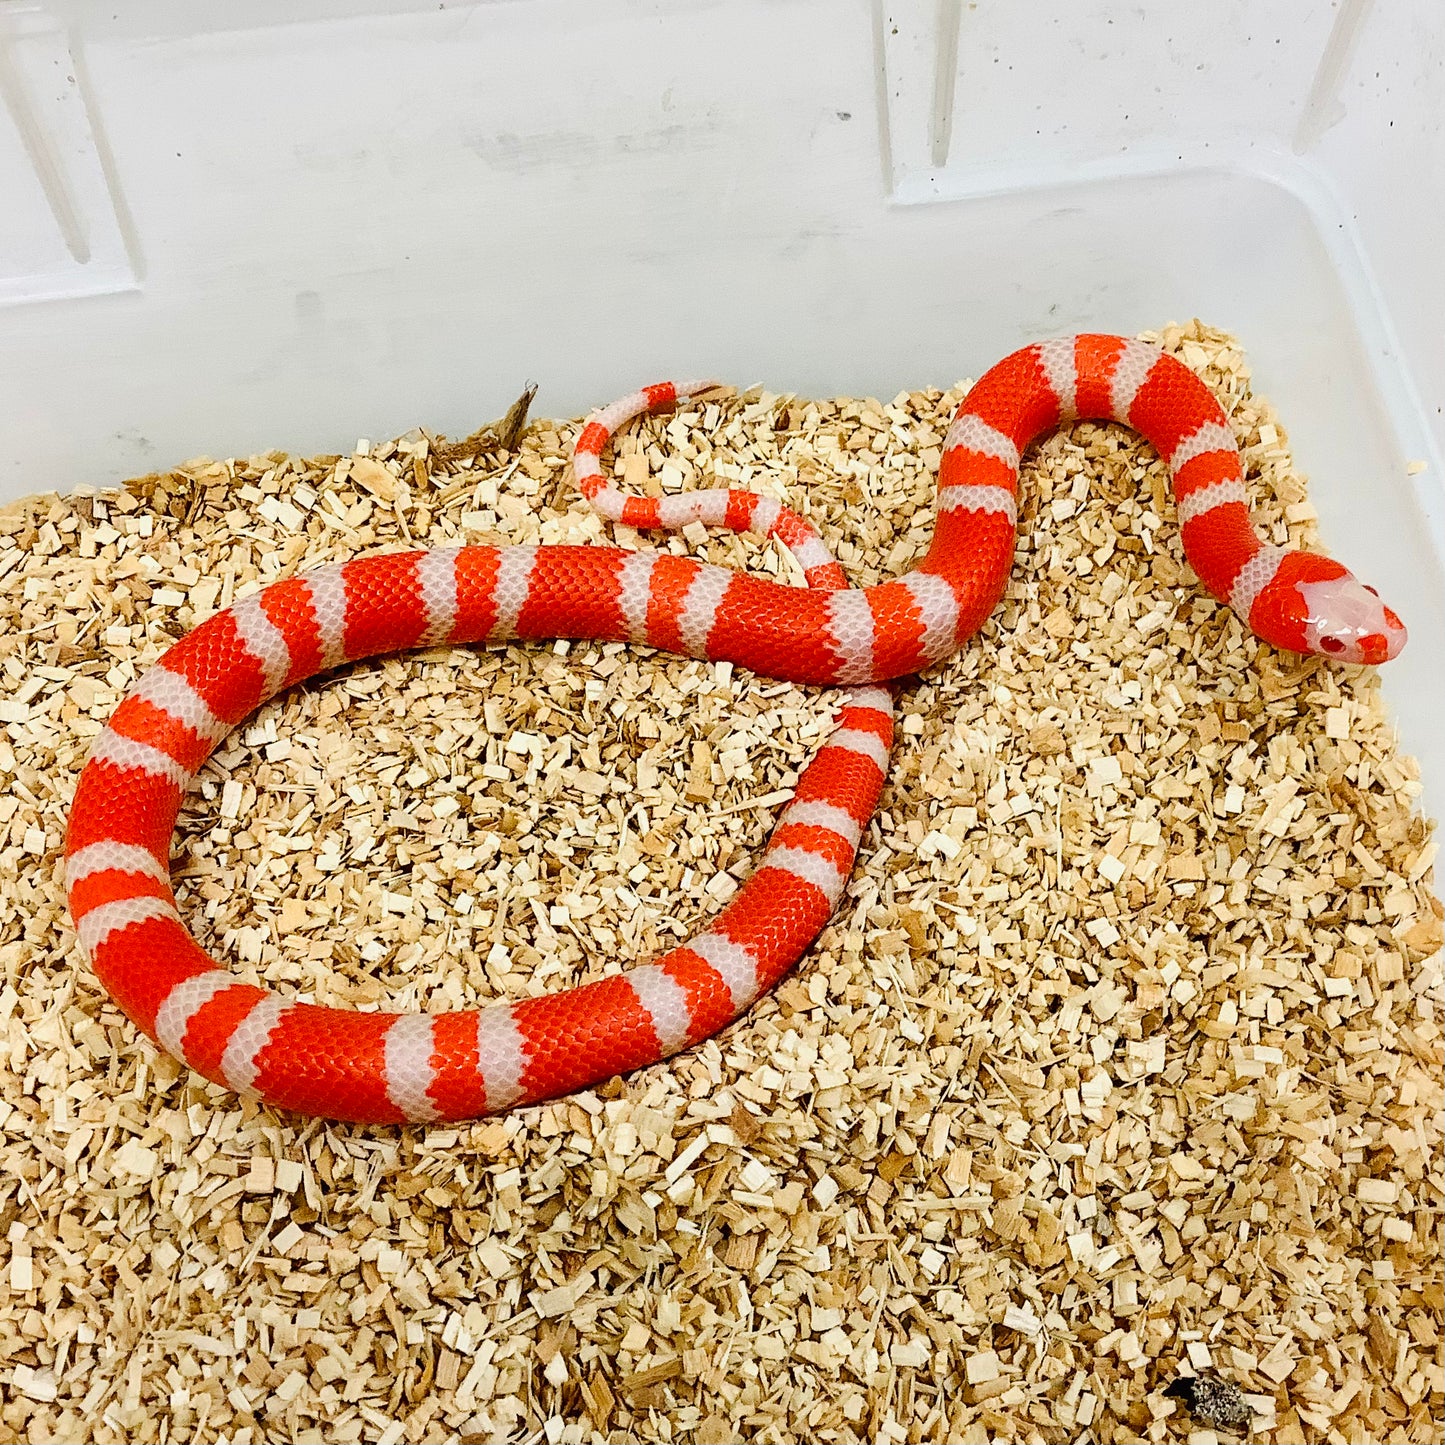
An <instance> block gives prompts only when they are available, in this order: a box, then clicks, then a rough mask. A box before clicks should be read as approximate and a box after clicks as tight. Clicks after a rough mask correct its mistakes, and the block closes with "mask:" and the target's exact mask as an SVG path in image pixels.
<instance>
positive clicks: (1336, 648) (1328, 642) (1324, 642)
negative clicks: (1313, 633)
mask: <svg viewBox="0 0 1445 1445" xmlns="http://www.w3.org/2000/svg"><path fill="white" fill-rule="evenodd" d="M1320 646H1321V647H1323V648H1324V650H1325V651H1326V652H1343V651H1344V650H1345V644H1344V643H1343V642H1341V641H1340V639H1339V638H1338V637H1322V638H1320Z"/></svg>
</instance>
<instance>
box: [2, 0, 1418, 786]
mask: <svg viewBox="0 0 1445 1445" xmlns="http://www.w3.org/2000/svg"><path fill="white" fill-rule="evenodd" d="M1442 72H1445V9H1442V7H1441V6H1440V5H1439V4H1438V0H1375V3H1373V4H1371V3H1370V0H1339V3H1337V4H1335V5H1333V6H1325V5H1321V4H1319V3H1318V0H1271V3H1269V4H1267V5H1261V4H1258V3H1248V0H1221V3H1214V4H1210V5H1207V6H1206V5H1200V4H1198V3H1197V0H1172V3H1171V0H1161V3H1154V4H1150V5H1148V6H1124V5H1119V4H1117V3H1113V0H1052V3H1041V0H1035V3H1033V4H1030V5H1019V4H1017V3H1013V0H974V3H957V0H917V3H906V4H905V3H899V4H896V5H888V4H884V3H882V0H879V3H869V0H727V3H714V4H707V3H698V0H676V3H672V0H658V3H651V4H644V3H621V0H514V3H468V0H441V3H439V0H425V3H423V0H389V3H383V0H311V3H309V4H304V5H301V6H296V5H293V4H290V3H286V0H251V3H249V4H247V5H246V6H237V5H235V4H232V3H228V0H126V3H125V4H124V5H114V4H112V3H109V0H107V3H105V4H100V3H93V0H52V3H48V4H30V3H17V0H0V99H3V101H4V104H3V105H0V432H3V436H4V445H3V447H0V500H4V499H8V498H12V497H15V496H18V495H21V494H23V493H26V492H29V491H36V490H41V489H46V488H50V487H57V486H58V487H68V486H71V485H73V484H76V483H80V482H89V483H108V482H113V481H117V480H119V479H121V478H123V477H126V476H129V475H133V474H135V473H137V472H143V471H146V470H149V469H152V468H154V467H163V466H165V465H167V464H168V463H170V462H173V461H176V460H179V459H181V458H184V457H188V456H191V455H194V454H196V453H198V452H201V451H209V452H212V453H216V454H226V453H243V454H244V453H249V452H252V451H255V450H258V449H261V448H265V447H271V446H287V447H292V448H297V449H300V450H304V451H323V450H328V449H333V450H334V449H343V448H349V447H350V445H351V444H352V442H353V441H354V439H355V438H356V437H357V436H358V435H371V436H377V435H384V434H388V433H391V432H394V431H397V430H401V429H404V428H406V427H408V426H411V425H413V424H416V423H418V422H420V423H423V424H425V425H428V426H430V427H432V428H435V429H438V430H442V431H447V432H451V433H454V434H455V433H461V432H465V431H467V430H470V429H471V428H472V427H474V426H475V425H477V424H478V423H479V422H480V421H482V420H484V419H486V418H489V417H492V416H494V415H496V414H498V413H499V412H501V411H502V410H503V409H504V408H505V406H506V405H507V404H508V403H509V402H510V401H511V400H512V398H513V397H514V396H515V395H516V393H517V391H518V390H519V388H520V386H521V384H522V383H523V382H524V381H526V380H529V379H530V380H535V381H537V382H539V383H540V384H541V393H540V396H539V398H538V401H537V406H538V408H539V409H540V410H541V411H543V412H545V413H554V414H555V413H568V412H573V411H577V410H580V409H582V408H584V407H586V406H588V405H591V404H593V403H596V402H598V401H601V400H604V399H606V398H609V397H611V396H613V395H614V394H615V393H617V392H618V391H620V390H623V389H626V388H627V387H629V386H631V385H633V384H635V383H637V382H640V381H645V380H650V379H653V378H655V377H659V376H673V375H678V374H681V373H689V374H696V373H699V372H702V373H711V374H715V375H718V376H721V377H723V378H726V379H728V380H732V381H736V382H739V383H748V382H753V381H763V382H766V383H767V384H768V385H769V386H771V387H773V388H775V389H787V390H797V391H800V392H804V393H809V392H812V393H833V392H838V391H848V392H870V393H874V394H884V395H887V394H891V393H893V392H895V391H897V390H899V389H900V388H902V387H905V386H910V385H917V384H922V383H930V382H931V383H947V382H951V381H953V380H956V379H957V378H959V377H961V376H964V375H976V374H977V373H978V372H979V371H980V370H982V369H983V368H984V367H986V366H987V365H988V364H989V363H990V362H992V361H994V360H996V359H997V358H998V357H1000V356H1002V355H1003V354H1004V353H1005V352H1007V351H1009V350H1011V349H1012V348H1013V347H1015V346H1017V345H1018V344H1020V343H1021V342H1024V341H1026V340H1030V339H1034V338H1037V337H1041V336H1045V335H1049V334H1053V333H1058V332H1064V331H1071V330H1077V329H1081V328H1090V329H1097V330H1119V331H1132V330H1134V329H1136V328H1139V327H1141V326H1148V325H1155V324H1158V323H1160V322H1162V321H1165V320H1168V319H1185V318H1187V317H1189V316H1192V315H1198V316H1201V317H1204V318H1206V319H1207V320H1209V321H1211V322H1213V323H1215V324H1218V325H1223V326H1227V327H1230V328H1232V329H1233V330H1235V331H1236V332H1237V333H1238V334H1239V335H1240V336H1241V338H1242V339H1243V340H1244V342H1245V343H1246V345H1247V346H1248V348H1249V351H1250V355H1251V359H1252V361H1253V364H1254V369H1255V375H1256V380H1257V384H1258V385H1259V386H1260V387H1261V388H1262V389H1263V390H1264V391H1266V392H1267V393H1268V394H1269V395H1270V396H1271V397H1273V398H1274V400H1275V401H1276V402H1277V403H1278V405H1279V407H1280V410H1281V411H1282V413H1283V415H1284V417H1285V419H1286V423H1287V425H1288V427H1289V431H1290V434H1291V439H1292V442H1293V445H1294V449H1295V454H1296V457H1297V459H1298V461H1299V463H1300V465H1301V467H1302V468H1303V469H1304V470H1305V471H1306V472H1307V473H1308V474H1309V475H1310V477H1311V478H1312V481H1313V487H1314V497H1315V500H1316V502H1317V505H1318V506H1319V509H1320V512H1321V517H1322V527H1323V530H1324V534H1325V537H1326V539H1327V540H1328V542H1329V543H1330V544H1331V547H1332V549H1333V550H1334V551H1335V552H1336V553H1337V555H1339V556H1340V557H1341V558H1342V559H1343V560H1344V561H1346V562H1347V563H1348V564H1349V565H1350V566H1352V567H1354V568H1355V570H1357V571H1358V572H1360V573H1361V574H1362V575H1363V576H1364V577H1365V578H1366V579H1367V580H1368V579H1373V580H1376V581H1377V582H1378V583H1379V585H1380V586H1381V589H1382V591H1385V592H1387V594H1388V596H1389V598H1390V600H1391V601H1392V602H1394V603H1395V604H1396V606H1397V607H1398V609H1399V611H1400V612H1401V613H1402V614H1403V615H1404V616H1405V618H1406V620H1407V622H1408V623H1409V625H1410V627H1411V630H1412V633H1413V638H1412V642H1411V645H1410V647H1409V648H1408V649H1407V651H1406V653H1405V656H1404V657H1403V658H1402V659H1400V660H1399V661H1397V662H1395V663H1393V664H1391V666H1390V668H1389V671H1388V674H1387V682H1386V690H1387V695H1388V697H1389V698H1390V700H1391V702H1392V704H1393V705H1394V707H1395V709H1396V712H1397V715H1398V717H1399V719H1400V724H1401V730H1402V733H1403V740H1404V743H1405V746H1406V747H1407V748H1409V749H1410V750H1411V751H1413V752H1415V753H1416V754H1417V755H1418V756H1420V758H1421V759H1422V763H1423V766H1424V770H1425V778H1426V783H1427V804H1428V805H1429V806H1431V808H1432V809H1433V810H1434V811H1439V810H1440V805H1441V802H1442V800H1445V733H1442V729H1441V728H1440V726H1439V718H1440V717H1441V715H1442V713H1445V679H1442V672H1445V670H1442V667H1441V658H1442V657H1445V577H1442V571H1445V568H1442V560H1445V490H1442V481H1441V477H1442V471H1441V456H1442V452H1445V419H1442V409H1445V342H1442V325H1445V272H1442V268H1441V266H1440V264H1439V241H1440V237H1441V236H1442V235H1445V135H1442V128H1441V125H1442V122H1441V116H1442V114H1445V80H1442ZM1412 462H1425V463H1426V464H1427V465H1426V467H1425V468H1424V470H1417V471H1416V472H1415V473H1414V474H1410V468H1409V464H1410V463H1412Z"/></svg>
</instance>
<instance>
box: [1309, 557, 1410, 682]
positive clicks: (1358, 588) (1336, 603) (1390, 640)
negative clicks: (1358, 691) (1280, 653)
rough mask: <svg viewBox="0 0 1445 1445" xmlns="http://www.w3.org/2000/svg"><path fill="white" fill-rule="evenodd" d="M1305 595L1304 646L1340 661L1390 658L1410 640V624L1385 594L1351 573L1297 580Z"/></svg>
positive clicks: (1376, 661)
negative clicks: (1383, 599)
mask: <svg viewBox="0 0 1445 1445" xmlns="http://www.w3.org/2000/svg"><path fill="white" fill-rule="evenodd" d="M1295 586H1296V588H1297V590H1298V591H1299V594H1300V596H1301V597H1303V599H1304V630H1305V647H1306V650H1307V651H1309V652H1318V653H1320V654H1321V655H1322V656H1324V657H1330V658H1333V659H1334V660H1335V661H1336V662H1363V663H1378V662H1388V661H1389V660H1390V659H1391V658H1392V657H1396V656H1398V655H1399V652H1400V649H1401V648H1402V647H1404V645H1405V637H1406V633H1405V624H1404V623H1403V622H1401V621H1400V619H1399V618H1398V617H1397V616H1396V615H1395V614H1394V612H1392V611H1391V610H1390V608H1388V607H1386V606H1385V604H1384V603H1383V602H1381V601H1380V594H1379V593H1378V592H1376V591H1375V589H1374V588H1373V587H1367V586H1366V585H1365V584H1364V583H1363V582H1361V581H1359V580H1358V579H1357V578H1356V577H1354V576H1352V575H1351V574H1350V573H1349V572H1346V573H1345V574H1344V575H1343V576H1342V577H1329V578H1321V579H1318V580H1316V581H1313V582H1305V581H1300V582H1297V583H1296V584H1295Z"/></svg>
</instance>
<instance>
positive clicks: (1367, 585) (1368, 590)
mask: <svg viewBox="0 0 1445 1445" xmlns="http://www.w3.org/2000/svg"><path fill="white" fill-rule="evenodd" d="M1365 591H1366V592H1374V593H1375V596H1376V597H1378V596H1379V595H1380V594H1379V593H1378V592H1376V591H1375V589H1374V588H1373V587H1371V586H1370V584H1369V583H1368V582H1366V583H1365Z"/></svg>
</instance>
